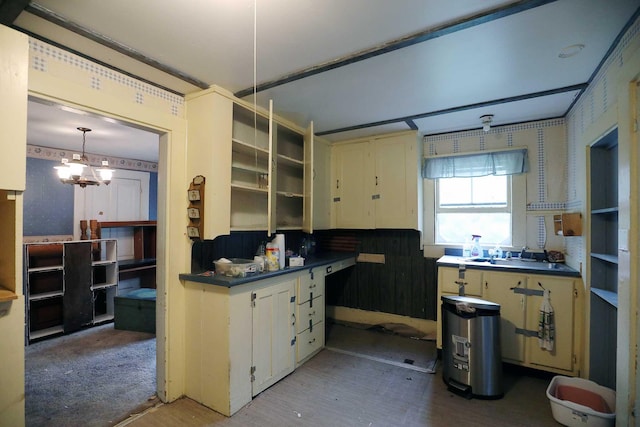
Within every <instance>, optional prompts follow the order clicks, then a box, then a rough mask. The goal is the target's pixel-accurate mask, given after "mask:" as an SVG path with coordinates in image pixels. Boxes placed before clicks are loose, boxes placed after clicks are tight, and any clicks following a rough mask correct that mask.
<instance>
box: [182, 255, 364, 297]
mask: <svg viewBox="0 0 640 427" xmlns="http://www.w3.org/2000/svg"><path fill="white" fill-rule="evenodd" d="M356 257H357V254H356V253H354V252H326V253H322V254H319V255H314V256H308V257H307V258H306V259H305V264H304V265H301V266H299V267H298V266H296V267H285V268H283V269H281V270H277V271H265V272H263V273H257V274H251V275H248V276H246V277H229V276H219V275H215V274H210V272H205V273H199V274H193V273H182V274H180V275H179V278H180V280H187V281H190V282H198V283H205V284H208V285H216V286H224V287H226V288H231V287H234V286H238V285H244V284H247V283H251V282H257V281H260V280H264V279H270V278H272V277H277V276H282V275H285V274H290V273H296V272H300V271H304V270H312V269H314V268H318V267H322V266H325V265H329V264H333V263H334V262H340V261H345V260H349V259H350V258H353V261H354V263H355V258H356ZM207 273H209V274H207Z"/></svg>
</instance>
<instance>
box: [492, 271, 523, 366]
mask: <svg viewBox="0 0 640 427" xmlns="http://www.w3.org/2000/svg"><path fill="white" fill-rule="evenodd" d="M484 283H485V294H484V297H485V298H486V299H487V301H491V302H495V303H497V304H500V340H501V343H500V344H501V348H502V358H503V359H509V360H512V361H517V362H523V361H524V343H525V342H524V335H522V334H520V333H517V332H516V331H517V330H523V329H525V315H526V296H525V295H524V294H517V293H515V292H513V289H515V288H521V289H525V288H526V286H527V277H526V276H524V275H520V274H509V273H491V272H489V273H485V274H484Z"/></svg>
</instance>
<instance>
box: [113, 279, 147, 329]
mask: <svg viewBox="0 0 640 427" xmlns="http://www.w3.org/2000/svg"><path fill="white" fill-rule="evenodd" d="M113 305H114V309H113V310H114V327H115V329H120V330H124V331H136V332H149V333H152V334H155V333H156V290H155V289H150V288H140V289H136V290H135V291H131V292H128V293H126V294H124V295H117V296H115V297H114V302H113Z"/></svg>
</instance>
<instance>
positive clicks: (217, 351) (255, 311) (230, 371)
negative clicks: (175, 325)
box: [185, 275, 297, 416]
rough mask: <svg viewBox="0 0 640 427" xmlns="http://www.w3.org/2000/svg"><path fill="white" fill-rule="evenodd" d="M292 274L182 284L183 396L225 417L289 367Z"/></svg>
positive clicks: (292, 334)
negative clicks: (184, 308) (232, 282)
mask: <svg viewBox="0 0 640 427" xmlns="http://www.w3.org/2000/svg"><path fill="white" fill-rule="evenodd" d="M296 281H297V276H296V275H283V276H276V277H272V278H269V279H264V280H258V281H255V282H251V283H248V284H246V285H239V286H233V287H224V286H212V285H208V284H203V283H196V282H191V281H186V282H185V297H186V306H187V307H189V310H187V313H186V334H185V345H186V348H189V352H188V353H187V355H186V359H187V360H186V366H187V372H186V385H185V389H186V394H187V395H188V396H189V397H191V398H192V399H194V400H196V401H198V402H200V403H202V404H203V405H205V406H207V407H209V408H211V409H213V410H215V411H218V412H220V413H221V414H224V415H227V416H231V415H232V414H233V413H235V412H237V411H238V410H239V409H240V408H242V407H243V406H244V405H246V404H247V403H249V402H250V401H251V399H252V397H253V396H255V395H256V394H258V393H259V392H260V391H262V390H264V389H265V388H267V387H269V386H270V385H272V384H273V383H275V382H276V381H278V380H279V379H281V378H282V377H284V376H285V375H287V374H288V373H290V372H291V371H293V369H294V368H295V340H294V338H295V324H294V321H295V298H294V295H295V291H296Z"/></svg>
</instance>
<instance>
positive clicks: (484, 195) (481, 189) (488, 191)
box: [471, 175, 507, 206]
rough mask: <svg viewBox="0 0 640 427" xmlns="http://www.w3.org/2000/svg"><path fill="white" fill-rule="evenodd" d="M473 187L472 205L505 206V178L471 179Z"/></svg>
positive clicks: (484, 177) (485, 177) (486, 177)
mask: <svg viewBox="0 0 640 427" xmlns="http://www.w3.org/2000/svg"><path fill="white" fill-rule="evenodd" d="M471 180H472V185H473V204H474V205H483V206H487V205H489V206H506V204H507V177H506V176H492V175H491V176H483V177H479V178H471Z"/></svg>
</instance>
